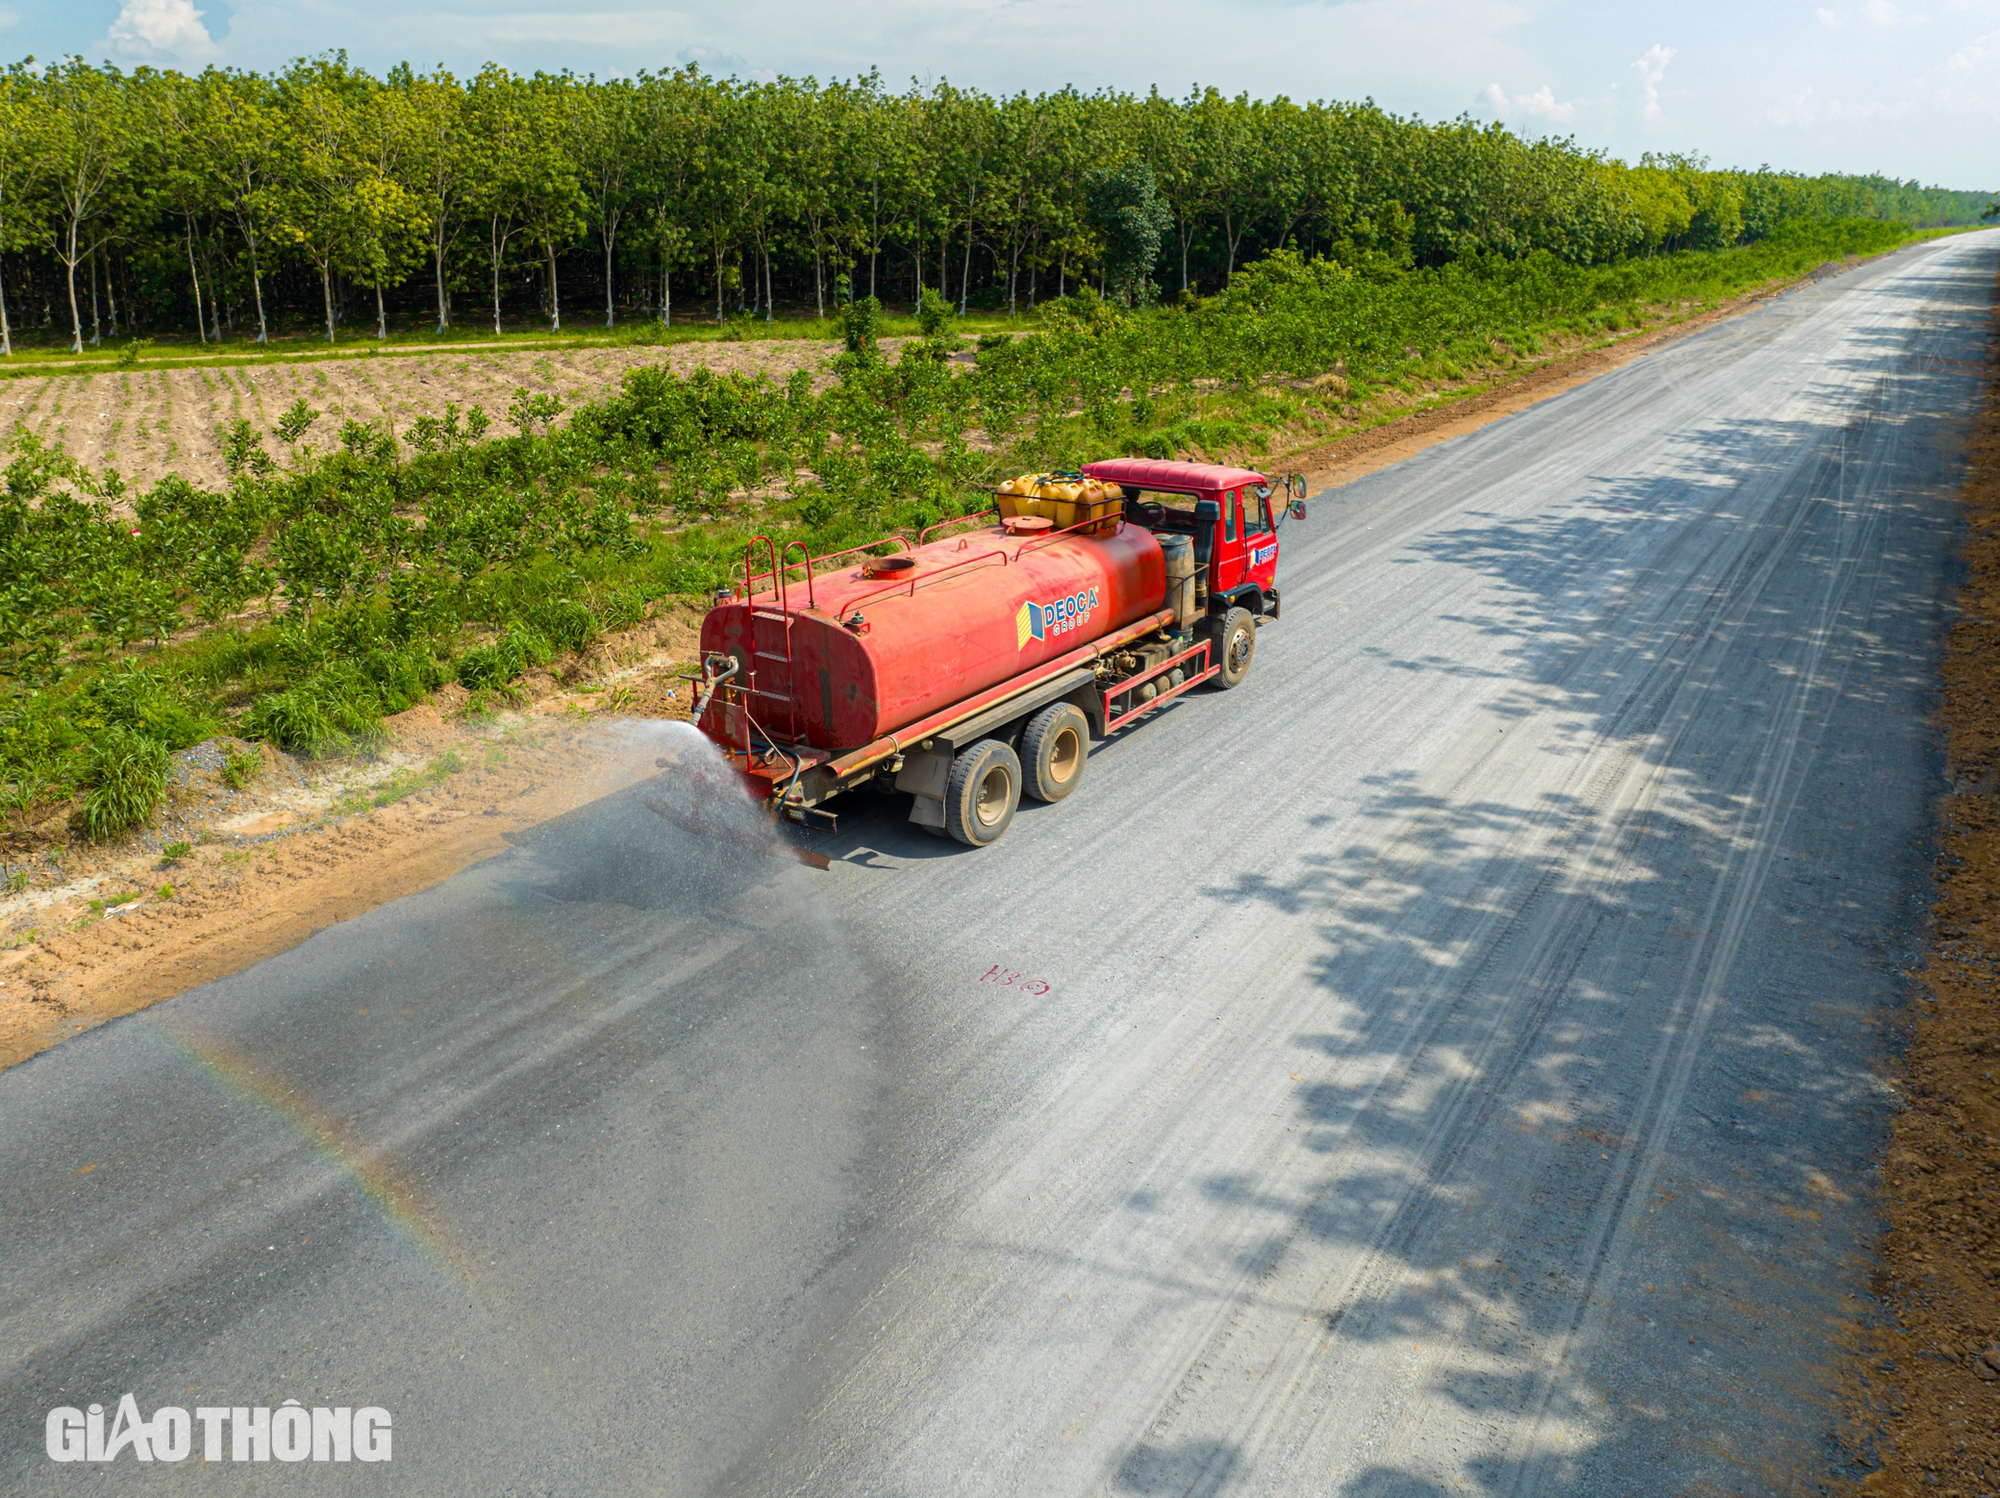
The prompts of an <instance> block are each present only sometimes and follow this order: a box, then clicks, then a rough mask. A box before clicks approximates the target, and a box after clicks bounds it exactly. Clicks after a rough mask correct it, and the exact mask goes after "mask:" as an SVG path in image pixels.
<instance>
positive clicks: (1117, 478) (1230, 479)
mask: <svg viewBox="0 0 2000 1498" xmlns="http://www.w3.org/2000/svg"><path fill="white" fill-rule="evenodd" d="M1083 471H1084V472H1085V473H1087V474H1089V475H1090V477H1092V478H1094V479H1102V480H1104V481H1105V482H1106V483H1109V484H1121V485H1123V486H1125V487H1126V488H1128V489H1192V490H1199V491H1201V492H1203V493H1209V492H1213V491H1216V490H1220V489H1234V488H1236V487H1237V485H1239V484H1261V483H1265V482H1266V479H1265V478H1264V475H1263V474H1261V473H1255V472H1253V471H1251V470H1250V469H1248V468H1230V467H1227V466H1225V465H1224V464H1221V463H1167V462H1162V461H1160V460H1159V459H1156V458H1107V459H1105V460H1104V461H1103V462H1102V463H1086V464H1084V465H1083Z"/></svg>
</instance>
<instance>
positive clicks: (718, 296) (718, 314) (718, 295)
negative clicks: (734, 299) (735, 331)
mask: <svg viewBox="0 0 2000 1498" xmlns="http://www.w3.org/2000/svg"><path fill="white" fill-rule="evenodd" d="M715 325H716V326H717V327H718V328H719V327H721V326H722V246H721V245H720V244H718V245H717V246H716V247H715Z"/></svg>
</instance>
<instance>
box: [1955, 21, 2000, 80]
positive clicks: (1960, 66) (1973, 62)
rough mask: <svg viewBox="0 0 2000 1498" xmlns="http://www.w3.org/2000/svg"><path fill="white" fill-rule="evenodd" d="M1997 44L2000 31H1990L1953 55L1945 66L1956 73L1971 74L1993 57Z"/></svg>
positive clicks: (1975, 38)
mask: <svg viewBox="0 0 2000 1498" xmlns="http://www.w3.org/2000/svg"><path fill="white" fill-rule="evenodd" d="M1996 43H2000V31H1989V32H1987V33H1986V35H1984V36H1979V37H1974V38H1973V39H1972V40H1971V41H1969V42H1967V43H1966V44H1965V45H1964V46H1963V47H1960V48H1959V49H1958V50H1957V51H1956V52H1954V53H1952V54H1951V60H1950V61H1949V62H1947V63H1946V64H1945V66H1946V67H1948V68H1950V69H1951V70H1952V72H1954V73H1970V72H1971V71H1972V70H1973V69H1974V68H1976V67H1978V66H1979V64H1981V63H1982V62H1984V61H1986V59H1987V58H1989V57H1991V56H1992V55H1993V49H1994V46H1995V44H1996Z"/></svg>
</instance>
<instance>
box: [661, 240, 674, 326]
mask: <svg viewBox="0 0 2000 1498" xmlns="http://www.w3.org/2000/svg"><path fill="white" fill-rule="evenodd" d="M673 325H674V264H673V262H672V261H671V260H669V259H667V252H666V251H665V250H662V251H660V326H661V327H663V328H671V327H672V326H673Z"/></svg>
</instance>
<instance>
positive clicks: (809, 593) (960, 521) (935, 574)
mask: <svg viewBox="0 0 2000 1498" xmlns="http://www.w3.org/2000/svg"><path fill="white" fill-rule="evenodd" d="M997 513H998V512H997V511H994V510H981V511H980V512H978V513H977V514H974V515H959V516H956V517H954V518H953V519H950V520H940V521H939V522H938V523H937V524H936V525H928V526H925V527H924V528H923V529H922V530H920V531H918V532H917V541H916V546H912V545H911V544H910V539H909V537H907V536H883V537H882V538H880V539H879V540H875V541H864V542H863V543H862V544H861V545H859V546H849V547H846V548H844V549H843V550H840V551H830V552H827V553H826V554H825V555H824V556H813V555H812V554H811V553H810V552H809V551H807V550H806V544H805V542H803V541H798V540H791V541H787V542H785V543H784V546H783V548H782V549H780V547H779V546H778V544H777V543H776V542H774V541H773V540H772V539H771V538H770V537H769V536H757V537H754V538H753V539H752V540H751V542H750V544H749V545H748V546H746V547H744V548H743V596H744V599H745V601H746V602H749V603H755V602H756V600H757V597H758V589H757V584H758V582H759V581H760V580H764V579H769V580H770V582H771V595H770V596H771V598H772V600H773V601H774V602H775V603H776V604H777V606H778V608H779V610H780V611H781V612H790V609H789V598H788V593H787V589H786V586H785V574H787V573H789V572H793V571H802V572H803V574H804V581H805V585H806V607H807V608H808V609H811V608H816V607H818V604H817V602H816V600H815V597H814V593H813V580H814V573H815V569H818V568H822V567H824V566H826V564H827V563H829V562H832V561H837V560H838V559H839V558H841V557H851V556H854V555H856V554H858V553H860V552H864V551H873V550H874V549H875V548H876V547H878V546H896V547H899V548H901V549H902V550H903V551H905V552H912V551H915V550H916V549H917V547H920V546H923V545H924V544H926V542H927V540H928V539H929V537H930V536H931V534H932V533H933V532H935V531H941V530H947V529H949V528H950V527H952V526H954V525H964V524H965V523H966V522H968V521H977V520H984V519H986V518H987V517H988V516H990V515H994V514H997ZM1107 521H1108V522H1109V523H1110V525H1111V531H1110V532H1109V533H1110V534H1116V533H1117V531H1119V530H1121V529H1123V527H1124V525H1125V520H1124V517H1123V516H1103V515H1100V516H1098V517H1097V518H1096V519H1094V520H1080V521H1078V522H1077V523H1076V524H1075V525H1066V526H1064V527H1063V528H1062V529H1061V530H1052V531H1049V532H1047V533H1045V534H1043V535H1038V536H1032V537H1030V538H1029V539H1028V540H1026V541H1023V542H1022V543H1021V544H1020V545H1018V546H1016V547H1015V548H1014V550H1013V551H1012V552H1011V553H1009V552H1006V551H1003V550H1001V549H1000V548H998V547H994V548H992V549H990V550H987V551H981V552H976V553H974V554H973V555H972V556H969V557H965V558H962V559H960V560H955V561H952V562H949V563H947V564H946V565H944V566H942V567H938V568H935V569H933V570H931V571H928V572H916V571H913V572H911V573H910V574H909V576H907V577H899V578H897V579H896V580H895V581H894V582H892V583H890V584H888V585H887V586H886V587H882V588H878V589H877V590H876V591H875V592H873V593H865V594H863V595H862V596H861V597H859V598H854V599H850V600H849V601H848V602H846V603H844V604H842V605H841V606H840V611H839V613H838V614H836V615H835V617H836V618H837V619H845V618H848V617H849V616H851V615H852V614H854V613H855V612H856V611H857V610H859V609H860V607H861V606H862V605H863V604H864V603H872V602H874V601H875V600H876V599H878V598H888V597H892V596H894V595H896V594H904V595H906V596H914V595H915V593H916V591H917V586H918V584H919V583H922V584H925V585H929V584H931V583H935V582H942V581H944V580H945V579H946V578H948V577H950V576H951V575H953V574H954V573H957V572H961V571H963V570H965V569H966V568H968V567H973V566H977V565H981V564H984V563H988V562H992V561H994V560H995V559H997V560H998V561H999V564H1000V565H1001V566H1003V567H1005V566H1007V565H1008V564H1009V563H1011V562H1013V561H1016V560H1018V559H1019V558H1021V557H1023V556H1026V555H1027V554H1028V553H1029V552H1031V551H1037V550H1040V549H1041V548H1042V547H1045V546H1048V545H1050V544H1051V543H1053V542H1056V541H1060V540H1062V539H1064V538H1065V537H1074V536H1077V535H1078V534H1080V533H1082V532H1085V531H1091V532H1098V533H1104V527H1105V525H1106V523H1107ZM759 546H762V547H763V548H764V555H765V556H766V557H768V558H769V559H770V566H769V568H768V569H766V570H764V571H761V572H760V571H758V570H757V567H756V553H757V548H758V547H759ZM795 546H796V547H797V548H798V550H799V558H800V560H799V561H797V562H791V561H788V560H787V559H788V558H789V557H790V556H791V554H792V548H793V547H795ZM891 555H894V553H891Z"/></svg>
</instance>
